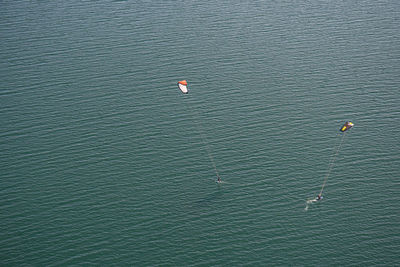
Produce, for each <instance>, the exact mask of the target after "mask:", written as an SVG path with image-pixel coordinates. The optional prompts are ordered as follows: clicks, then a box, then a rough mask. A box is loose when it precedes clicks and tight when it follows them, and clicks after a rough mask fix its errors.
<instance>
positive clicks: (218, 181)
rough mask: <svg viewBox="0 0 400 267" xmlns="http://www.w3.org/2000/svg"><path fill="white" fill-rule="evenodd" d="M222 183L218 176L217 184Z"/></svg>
mask: <svg viewBox="0 0 400 267" xmlns="http://www.w3.org/2000/svg"><path fill="white" fill-rule="evenodd" d="M220 182H221V177H219V175H218V179H217V183H220Z"/></svg>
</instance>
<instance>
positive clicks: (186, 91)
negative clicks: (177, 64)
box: [178, 80, 189, 94]
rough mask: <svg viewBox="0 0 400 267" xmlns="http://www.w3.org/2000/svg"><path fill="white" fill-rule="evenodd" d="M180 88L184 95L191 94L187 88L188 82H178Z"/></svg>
mask: <svg viewBox="0 0 400 267" xmlns="http://www.w3.org/2000/svg"><path fill="white" fill-rule="evenodd" d="M178 87H179V89H180V90H181V91H182V93H184V94H187V93H189V91H188V88H187V81H186V80H183V81H179V82H178Z"/></svg>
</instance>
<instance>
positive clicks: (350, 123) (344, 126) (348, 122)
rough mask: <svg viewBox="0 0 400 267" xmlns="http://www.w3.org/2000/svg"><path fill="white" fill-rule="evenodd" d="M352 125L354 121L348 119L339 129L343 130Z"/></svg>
mask: <svg viewBox="0 0 400 267" xmlns="http://www.w3.org/2000/svg"><path fill="white" fill-rule="evenodd" d="M353 126H354V123H352V122H350V121H346V122H345V124H343V126H342V128H340V131H341V132H345V131H347V130H348V129H350V128H351V127H353Z"/></svg>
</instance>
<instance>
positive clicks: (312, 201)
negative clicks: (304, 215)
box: [304, 199, 318, 211]
mask: <svg viewBox="0 0 400 267" xmlns="http://www.w3.org/2000/svg"><path fill="white" fill-rule="evenodd" d="M317 201H318V200H316V199H309V200H307V201H306V207H305V208H304V210H305V211H307V210H308V207H309V206H310V205H311V204H313V203H314V202H317Z"/></svg>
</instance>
